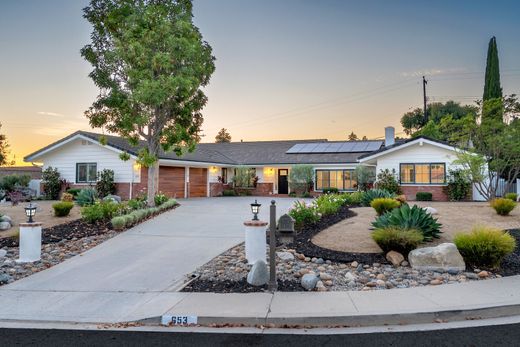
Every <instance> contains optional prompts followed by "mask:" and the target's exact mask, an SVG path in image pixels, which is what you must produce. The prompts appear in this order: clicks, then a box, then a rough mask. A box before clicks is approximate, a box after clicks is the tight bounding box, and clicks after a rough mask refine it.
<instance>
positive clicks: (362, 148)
mask: <svg viewBox="0 0 520 347" xmlns="http://www.w3.org/2000/svg"><path fill="white" fill-rule="evenodd" d="M382 144H383V141H345V142H318V143H298V144H296V145H294V146H292V147H291V148H289V150H288V151H287V152H286V153H287V154H296V153H307V154H308V153H354V152H373V151H375V150H378V149H379V148H380V147H381V145H382Z"/></svg>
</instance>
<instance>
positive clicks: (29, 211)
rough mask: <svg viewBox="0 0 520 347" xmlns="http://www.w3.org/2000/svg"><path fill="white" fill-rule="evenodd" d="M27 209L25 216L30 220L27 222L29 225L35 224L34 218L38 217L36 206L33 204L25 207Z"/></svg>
mask: <svg viewBox="0 0 520 347" xmlns="http://www.w3.org/2000/svg"><path fill="white" fill-rule="evenodd" d="M24 209H25V215H26V216H27V218H29V220H27V223H33V222H34V221H33V217H34V215H36V205H33V204H32V202H31V203H29V205H27V206H25V207H24Z"/></svg>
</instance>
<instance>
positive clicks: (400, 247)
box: [372, 227, 423, 256]
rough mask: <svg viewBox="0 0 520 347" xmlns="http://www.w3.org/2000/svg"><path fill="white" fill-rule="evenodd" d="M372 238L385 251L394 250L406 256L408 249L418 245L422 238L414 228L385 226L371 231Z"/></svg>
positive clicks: (410, 249) (411, 249)
mask: <svg viewBox="0 0 520 347" xmlns="http://www.w3.org/2000/svg"><path fill="white" fill-rule="evenodd" d="M372 239H373V240H374V241H375V242H376V243H377V244H378V246H379V247H381V249H382V250H383V252H385V253H388V252H390V251H396V252H399V253H401V254H403V255H404V256H407V255H408V253H410V251H413V250H414V249H416V248H417V246H419V244H420V243H421V242H422V240H423V235H422V233H421V232H420V231H419V230H416V229H401V228H397V227H387V228H382V229H376V230H375V231H374V232H373V233H372Z"/></svg>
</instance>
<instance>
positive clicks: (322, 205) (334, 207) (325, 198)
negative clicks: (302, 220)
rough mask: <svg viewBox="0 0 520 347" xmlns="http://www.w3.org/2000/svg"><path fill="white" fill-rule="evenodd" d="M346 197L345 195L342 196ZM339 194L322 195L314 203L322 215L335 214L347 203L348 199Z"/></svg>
mask: <svg viewBox="0 0 520 347" xmlns="http://www.w3.org/2000/svg"><path fill="white" fill-rule="evenodd" d="M342 195H344V194H342ZM342 195H338V194H322V195H320V196H319V197H317V198H316V200H314V201H313V203H314V204H315V206H316V210H317V211H318V213H319V214H321V215H328V214H334V213H337V212H338V211H339V209H340V208H341V206H343V205H344V204H345V203H346V199H345V198H344V197H342Z"/></svg>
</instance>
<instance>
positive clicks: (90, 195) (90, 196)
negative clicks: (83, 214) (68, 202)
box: [76, 188, 97, 206]
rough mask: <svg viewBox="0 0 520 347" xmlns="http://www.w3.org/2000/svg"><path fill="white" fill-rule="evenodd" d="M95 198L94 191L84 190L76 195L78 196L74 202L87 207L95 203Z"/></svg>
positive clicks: (90, 189)
mask: <svg viewBox="0 0 520 347" xmlns="http://www.w3.org/2000/svg"><path fill="white" fill-rule="evenodd" d="M96 197H97V194H96V191H95V190H94V189H92V188H85V189H82V190H81V191H80V192H79V193H78V196H77V197H76V202H77V203H78V205H80V206H89V205H93V204H94V202H96Z"/></svg>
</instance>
